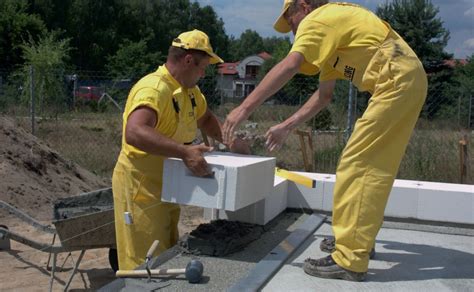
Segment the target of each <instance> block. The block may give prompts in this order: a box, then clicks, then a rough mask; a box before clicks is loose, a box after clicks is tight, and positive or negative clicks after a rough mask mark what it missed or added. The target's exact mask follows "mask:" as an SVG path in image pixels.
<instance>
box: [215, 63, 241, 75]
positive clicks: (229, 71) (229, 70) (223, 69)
mask: <svg viewBox="0 0 474 292" xmlns="http://www.w3.org/2000/svg"><path fill="white" fill-rule="evenodd" d="M237 65H239V62H235V63H222V64H219V65H218V69H217V72H219V74H223V75H234V74H237V73H238V72H237Z"/></svg>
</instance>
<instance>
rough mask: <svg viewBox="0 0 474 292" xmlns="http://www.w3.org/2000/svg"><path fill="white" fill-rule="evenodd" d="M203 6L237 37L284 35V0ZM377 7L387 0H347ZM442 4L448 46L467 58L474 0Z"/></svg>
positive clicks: (473, 47)
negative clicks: (279, 28)
mask: <svg viewBox="0 0 474 292" xmlns="http://www.w3.org/2000/svg"><path fill="white" fill-rule="evenodd" d="M195 1H196V2H199V3H200V4H201V6H205V5H210V6H212V7H213V8H214V10H215V11H216V13H217V15H218V16H219V17H221V18H222V19H223V20H224V23H225V30H226V33H227V34H228V35H234V36H235V37H236V38H238V37H239V36H240V34H241V33H242V32H243V31H245V30H246V29H252V30H255V31H257V32H258V33H259V34H260V35H261V36H263V37H268V36H282V34H279V33H277V32H276V31H274V30H273V23H274V21H275V20H276V18H277V17H278V15H279V14H280V11H281V7H282V5H283V0H195ZM346 2H353V3H357V4H359V5H362V6H365V7H367V8H369V9H371V10H372V11H375V9H376V8H377V6H378V5H379V4H383V3H385V2H386V0H347V1H346ZM431 2H432V3H433V4H434V5H435V6H436V7H438V8H439V13H438V15H437V16H438V17H439V18H441V20H442V21H443V23H444V27H445V28H446V29H448V30H449V31H450V40H449V42H448V45H447V47H446V51H447V52H448V53H451V54H454V57H455V58H458V59H463V58H466V57H468V56H471V55H472V54H473V53H474V0H431Z"/></svg>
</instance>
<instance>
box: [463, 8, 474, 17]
mask: <svg viewBox="0 0 474 292" xmlns="http://www.w3.org/2000/svg"><path fill="white" fill-rule="evenodd" d="M464 16H467V17H474V7H471V8H470V9H469V10H467V11H465V12H464Z"/></svg>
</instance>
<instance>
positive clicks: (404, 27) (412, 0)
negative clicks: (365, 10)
mask: <svg viewBox="0 0 474 292" xmlns="http://www.w3.org/2000/svg"><path fill="white" fill-rule="evenodd" d="M438 12H439V9H438V8H437V7H435V6H434V5H433V4H432V3H431V1H430V0H393V1H392V2H387V3H385V4H383V5H381V6H379V7H378V8H377V10H376V13H377V15H378V16H379V17H380V18H382V19H383V20H385V21H387V22H388V23H390V25H391V26H392V28H393V29H395V30H396V31H397V32H398V33H399V34H400V35H401V36H402V37H403V39H404V40H405V41H406V42H407V43H408V44H409V45H410V47H411V48H412V49H413V50H414V51H415V52H416V54H417V55H418V57H419V58H420V59H421V62H422V63H423V65H424V67H425V68H426V69H427V70H428V71H432V70H433V69H435V68H436V67H437V66H439V65H440V64H442V63H443V61H444V60H446V59H450V58H451V57H452V56H451V55H449V54H447V53H446V52H445V51H444V48H445V47H446V45H447V44H448V40H449V31H448V30H447V29H445V28H444V27H443V21H442V20H441V19H440V18H438V17H436V15H437V14H438Z"/></svg>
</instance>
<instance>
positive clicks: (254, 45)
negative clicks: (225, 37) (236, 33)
mask: <svg viewBox="0 0 474 292" xmlns="http://www.w3.org/2000/svg"><path fill="white" fill-rule="evenodd" d="M264 49H265V47H264V46H263V39H262V37H261V36H260V35H259V34H258V32H256V31H254V30H251V29H247V30H245V31H244V32H243V33H242V34H241V35H240V38H238V39H234V38H231V39H230V57H231V60H232V61H239V60H242V59H244V58H245V57H247V56H250V55H255V54H258V53H261V52H262V51H264Z"/></svg>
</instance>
